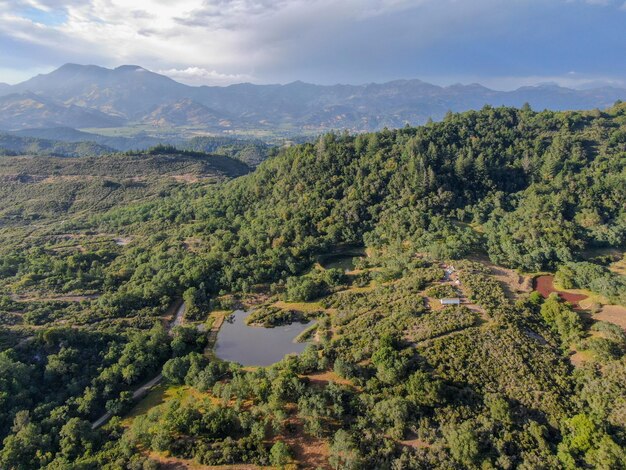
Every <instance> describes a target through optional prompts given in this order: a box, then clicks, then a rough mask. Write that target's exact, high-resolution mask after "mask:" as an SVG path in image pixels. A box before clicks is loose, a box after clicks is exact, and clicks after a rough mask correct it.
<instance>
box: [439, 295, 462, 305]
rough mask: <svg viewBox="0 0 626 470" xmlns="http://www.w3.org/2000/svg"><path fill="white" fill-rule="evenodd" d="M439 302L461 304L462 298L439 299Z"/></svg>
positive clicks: (442, 303)
mask: <svg viewBox="0 0 626 470" xmlns="http://www.w3.org/2000/svg"><path fill="white" fill-rule="evenodd" d="M439 302H441V305H461V299H459V298H458V297H454V298H453V297H449V298H443V299H439Z"/></svg>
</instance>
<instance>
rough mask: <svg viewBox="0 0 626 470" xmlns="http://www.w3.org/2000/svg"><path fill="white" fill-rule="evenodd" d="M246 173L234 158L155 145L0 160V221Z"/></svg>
mask: <svg viewBox="0 0 626 470" xmlns="http://www.w3.org/2000/svg"><path fill="white" fill-rule="evenodd" d="M248 172H249V168H248V167H247V166H246V165H245V164H243V163H241V162H239V161H237V160H234V159H231V158H228V157H224V156H220V155H208V154H201V153H199V152H198V153H185V152H178V151H176V150H175V149H168V148H167V147H157V148H155V149H152V150H150V151H148V152H138V153H134V154H132V153H131V154H117V155H106V156H101V157H98V158H94V157H82V158H58V157H30V156H27V157H4V158H2V159H0V182H2V185H1V188H0V201H2V209H1V210H0V224H2V225H5V226H6V225H12V224H17V225H21V226H28V224H29V223H32V222H34V221H38V223H39V224H44V223H46V224H50V223H52V224H54V220H55V218H56V217H63V216H74V215H82V216H83V217H84V216H87V217H90V216H91V215H93V214H95V213H99V212H102V211H104V210H107V209H110V208H112V207H117V206H120V205H124V204H128V203H130V202H134V201H138V200H146V199H148V200H150V199H154V198H156V197H164V196H165V195H167V194H170V193H171V192H172V191H176V189H177V188H180V187H182V186H184V185H185V184H192V183H198V182H202V183H203V184H207V183H217V182H220V181H224V180H225V179H228V178H234V177H237V176H241V175H244V174H246V173H248Z"/></svg>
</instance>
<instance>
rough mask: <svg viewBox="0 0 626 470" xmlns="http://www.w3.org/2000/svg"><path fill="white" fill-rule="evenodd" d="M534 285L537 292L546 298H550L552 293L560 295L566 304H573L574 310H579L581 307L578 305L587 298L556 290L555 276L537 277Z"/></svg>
mask: <svg viewBox="0 0 626 470" xmlns="http://www.w3.org/2000/svg"><path fill="white" fill-rule="evenodd" d="M534 285H535V290H536V291H537V292H539V293H540V294H541V295H542V296H543V297H544V298H548V296H549V295H550V294H551V293H552V292H556V293H557V294H558V295H559V297H561V298H562V299H563V300H565V301H566V302H569V303H570V304H572V307H574V308H579V307H580V306H579V305H578V303H579V302H580V301H581V300H585V299H586V298H587V296H586V295H582V294H572V293H571V292H563V291H558V290H556V288H555V287H554V276H550V275H545V276H538V277H536V278H535V281H534Z"/></svg>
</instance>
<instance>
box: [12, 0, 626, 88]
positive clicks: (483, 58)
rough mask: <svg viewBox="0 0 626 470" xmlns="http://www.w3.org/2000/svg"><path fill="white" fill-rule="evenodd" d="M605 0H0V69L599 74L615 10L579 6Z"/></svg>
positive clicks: (226, 79) (210, 77)
mask: <svg viewBox="0 0 626 470" xmlns="http://www.w3.org/2000/svg"><path fill="white" fill-rule="evenodd" d="M616 1H617V0H509V1H507V2H502V1H501V0H342V1H339V2H337V1H335V0H177V1H176V2H172V1H167V0H135V1H133V2H129V1H128V0H0V48H1V49H2V50H11V51H13V52H11V53H9V54H8V57H4V56H3V64H2V65H3V67H16V68H17V67H26V66H27V67H29V68H35V67H39V68H40V67H43V66H47V67H50V68H52V67H54V66H58V65H60V63H61V62H80V63H98V64H101V65H105V66H115V65H120V64H124V63H137V64H141V65H143V66H145V67H147V68H150V69H153V70H165V71H170V74H171V75H172V76H173V77H176V78H177V79H180V80H182V81H187V82H192V83H194V84H199V83H207V84H215V83H218V84H223V83H230V81H231V80H240V79H241V80H247V79H250V80H252V79H253V80H255V81H260V82H277V81H291V80H295V79H304V80H309V81H317V82H326V83H328V82H334V81H348V82H353V83H354V82H360V83H362V82H365V81H372V80H384V79H391V78H400V77H407V78H411V77H426V76H434V75H447V76H450V77H452V76H462V75H480V74H482V75H484V76H531V75H533V74H539V73H543V74H549V75H562V74H563V73H564V71H566V70H571V69H577V70H584V71H587V72H591V71H593V69H597V70H596V73H597V74H598V75H604V74H606V70H599V69H600V68H602V67H604V69H609V68H610V66H612V67H613V69H614V70H616V71H617V70H621V69H619V67H621V66H619V65H618V64H620V63H621V62H622V61H621V60H618V56H619V57H621V55H620V54H619V53H618V52H619V51H620V50H623V48H624V47H625V46H626V41H625V40H624V38H623V36H624V35H623V32H622V30H623V24H622V23H623V19H624V17H622V16H621V15H622V13H621V12H620V13H619V15H615V13H613V12H612V11H610V10H612V9H610V8H598V5H589V3H590V2H592V3H599V2H600V3H607V4H608V5H609V6H610V5H615V7H616V8H615V9H616V10H617V9H619V6H620V5H619V4H620V3H622V0H619V1H618V3H615V2H616ZM601 15H604V16H601ZM616 16H619V17H620V18H614V17H616ZM554 18H558V19H559V21H558V22H557V21H554ZM619 21H621V22H620V23H619V31H618V30H617V23H618V22H619ZM594 25H595V26H594ZM581 30H584V31H586V32H587V33H588V34H586V38H582V35H581V34H580V31H581ZM609 40H610V41H611V42H609ZM607 46H608V47H607ZM594 49H595V50H598V49H601V50H602V53H601V54H598V53H594V52H593V50H594ZM613 51H615V52H613ZM3 55H4V54H3ZM601 58H602V59H603V60H604V61H603V62H602V63H601V64H600V63H599V60H600V59H601ZM29 60H30V63H28V61H29ZM622 68H623V67H622ZM1 79H2V77H0V80H1ZM203 80H204V82H203Z"/></svg>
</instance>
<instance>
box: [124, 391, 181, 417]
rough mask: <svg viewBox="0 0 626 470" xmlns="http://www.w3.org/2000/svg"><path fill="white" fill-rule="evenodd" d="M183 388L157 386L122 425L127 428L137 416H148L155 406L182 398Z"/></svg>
mask: <svg viewBox="0 0 626 470" xmlns="http://www.w3.org/2000/svg"><path fill="white" fill-rule="evenodd" d="M183 388H184V387H183V386H180V385H168V384H164V383H162V384H160V385H157V386H156V387H154V388H153V389H152V390H150V392H149V393H148V394H147V395H146V396H145V397H144V398H143V399H141V400H140V401H139V403H137V404H136V405H135V406H134V407H133V408H132V409H131V410H130V412H129V413H128V414H127V415H126V416H125V417H124V419H123V420H122V423H123V424H124V425H126V426H130V425H131V424H132V422H133V419H135V418H136V417H137V416H141V415H144V414H146V413H147V412H148V411H150V410H151V409H152V408H154V407H155V406H159V405H161V404H162V403H165V402H166V401H168V400H170V399H172V398H178V397H180V396H181V394H182V392H183Z"/></svg>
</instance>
